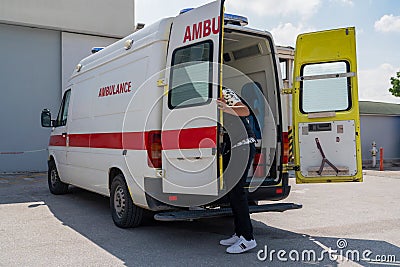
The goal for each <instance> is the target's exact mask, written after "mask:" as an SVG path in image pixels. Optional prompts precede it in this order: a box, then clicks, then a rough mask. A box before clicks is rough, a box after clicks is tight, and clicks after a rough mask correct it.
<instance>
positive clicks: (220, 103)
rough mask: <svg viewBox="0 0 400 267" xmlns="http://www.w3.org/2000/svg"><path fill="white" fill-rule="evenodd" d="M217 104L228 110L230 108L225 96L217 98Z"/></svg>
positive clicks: (221, 108)
mask: <svg viewBox="0 0 400 267" xmlns="http://www.w3.org/2000/svg"><path fill="white" fill-rule="evenodd" d="M217 106H218V108H219V109H220V110H226V109H227V108H228V105H227V104H226V102H225V99H224V98H219V99H217Z"/></svg>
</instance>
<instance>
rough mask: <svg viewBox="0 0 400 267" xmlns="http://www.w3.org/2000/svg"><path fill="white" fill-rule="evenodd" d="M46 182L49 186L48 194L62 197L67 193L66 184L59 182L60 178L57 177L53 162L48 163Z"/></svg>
mask: <svg viewBox="0 0 400 267" xmlns="http://www.w3.org/2000/svg"><path fill="white" fill-rule="evenodd" d="M47 181H48V184H49V189H50V192H51V193H52V194H54V195H63V194H66V193H68V184H66V183H63V182H61V180H60V176H59V175H58V171H57V167H56V163H55V162H54V161H50V162H49V169H48V172H47Z"/></svg>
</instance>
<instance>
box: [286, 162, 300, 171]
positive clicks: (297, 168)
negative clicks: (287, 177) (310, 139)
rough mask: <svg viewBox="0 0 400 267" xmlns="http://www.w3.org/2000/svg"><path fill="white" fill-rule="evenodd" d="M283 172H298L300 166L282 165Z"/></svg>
mask: <svg viewBox="0 0 400 267" xmlns="http://www.w3.org/2000/svg"><path fill="white" fill-rule="evenodd" d="M282 169H283V170H284V171H296V172H298V171H300V165H294V164H290V163H289V164H283V168H282Z"/></svg>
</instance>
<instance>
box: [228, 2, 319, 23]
mask: <svg viewBox="0 0 400 267" xmlns="http://www.w3.org/2000/svg"><path fill="white" fill-rule="evenodd" d="M320 4H321V0H307V1H304V0H280V1H270V0H267V1H265V0H245V1H244V0H230V1H227V2H226V5H227V6H230V7H233V8H234V9H236V10H237V11H240V12H243V11H250V12H254V13H255V14H257V15H259V16H276V17H278V16H292V15H299V16H300V17H301V18H302V19H306V18H308V17H310V16H311V15H312V14H314V13H316V12H317V10H318V7H319V6H320Z"/></svg>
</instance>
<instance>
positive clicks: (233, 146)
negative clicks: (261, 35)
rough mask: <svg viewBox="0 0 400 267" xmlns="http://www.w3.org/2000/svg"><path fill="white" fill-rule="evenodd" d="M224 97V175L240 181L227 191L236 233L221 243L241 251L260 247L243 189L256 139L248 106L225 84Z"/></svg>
mask: <svg viewBox="0 0 400 267" xmlns="http://www.w3.org/2000/svg"><path fill="white" fill-rule="evenodd" d="M222 96H223V98H222V99H221V100H220V101H219V103H218V107H219V108H220V109H221V110H222V111H223V112H224V152H223V153H224V156H223V158H224V161H223V164H224V176H225V175H226V177H227V178H226V180H227V179H229V180H230V181H235V182H236V181H237V183H236V184H235V185H233V188H232V190H231V191H230V192H229V193H228V197H229V201H230V205H231V208H232V213H233V216H234V232H235V233H234V234H233V235H232V236H231V237H230V238H227V239H223V240H221V241H220V244H221V245H223V246H228V248H227V249H226V252H227V253H232V254H238V253H243V252H245V251H248V250H250V249H253V248H255V247H256V246H257V243H256V241H255V239H254V236H253V226H252V224H251V219H250V214H249V206H248V200H247V191H246V189H245V188H244V187H245V183H246V179H247V176H248V172H249V168H250V165H251V163H252V161H253V158H254V154H255V150H256V149H255V143H256V142H257V141H256V139H255V134H254V132H253V130H252V128H251V126H250V124H249V121H248V118H247V117H248V116H249V115H250V111H249V108H248V107H247V106H246V105H245V104H244V103H243V102H242V101H241V99H240V98H239V97H238V95H237V94H236V93H235V92H234V91H233V90H232V89H229V88H225V87H223V89H222ZM246 163H247V164H246ZM228 166H229V167H228ZM237 166H241V167H240V168H241V169H240V170H239V169H237ZM227 167H228V170H227V169H226V168H227ZM235 168H236V169H235ZM229 169H230V170H229ZM233 176H237V177H233Z"/></svg>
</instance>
